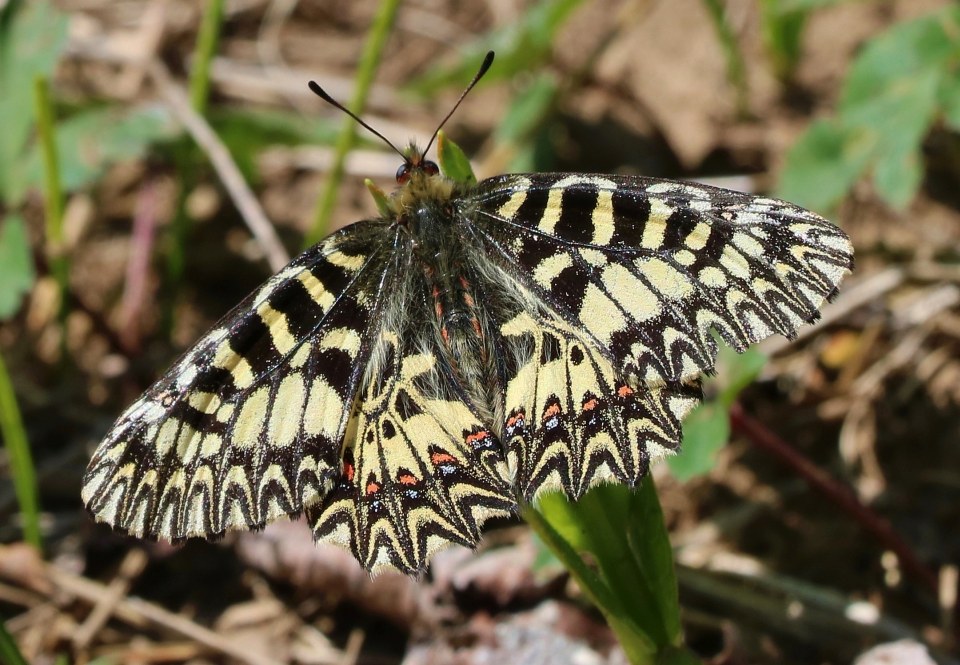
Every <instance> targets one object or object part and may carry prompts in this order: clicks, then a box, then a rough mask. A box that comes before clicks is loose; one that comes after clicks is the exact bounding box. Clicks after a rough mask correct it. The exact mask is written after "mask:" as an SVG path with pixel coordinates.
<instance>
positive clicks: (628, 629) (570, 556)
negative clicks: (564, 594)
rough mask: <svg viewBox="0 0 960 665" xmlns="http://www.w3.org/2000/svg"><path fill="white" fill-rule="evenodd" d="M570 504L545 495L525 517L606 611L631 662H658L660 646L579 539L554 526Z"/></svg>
mask: <svg viewBox="0 0 960 665" xmlns="http://www.w3.org/2000/svg"><path fill="white" fill-rule="evenodd" d="M545 504H546V505H545ZM570 505H573V504H569V502H567V499H566V497H564V496H562V495H560V494H550V495H544V496H543V497H541V499H540V508H539V510H538V509H534V508H533V507H531V506H526V507H525V508H524V509H523V518H524V520H526V522H527V523H528V524H529V525H530V526H531V527H532V528H533V530H534V531H535V532H536V534H537V535H538V536H539V537H540V539H541V540H542V541H543V542H544V544H546V545H547V547H549V548H550V550H551V551H552V552H553V554H554V555H555V556H556V557H557V559H559V561H560V562H561V563H562V564H563V565H564V567H565V568H566V569H567V571H568V572H569V573H570V575H571V576H573V578H574V579H575V580H576V581H577V584H578V585H579V586H580V590H581V591H582V592H583V593H584V595H585V596H586V597H587V598H588V599H589V600H590V602H592V603H593V604H594V605H595V606H596V607H597V609H599V610H600V612H601V613H602V614H603V616H604V618H605V619H606V620H607V624H608V625H609V626H610V628H611V629H612V630H613V631H614V633H616V635H617V639H618V640H619V641H620V646H621V647H622V648H623V651H624V653H625V654H626V656H627V659H628V660H629V661H630V663H632V665H654V663H656V662H657V645H656V644H655V643H654V641H653V640H652V639H651V638H650V636H649V635H648V634H647V633H646V632H645V631H644V630H643V628H641V627H640V626H637V625H636V624H635V623H634V621H633V620H632V617H630V616H629V615H628V613H627V611H626V610H625V608H624V607H623V606H622V605H621V603H620V601H619V599H618V598H617V595H616V594H615V593H614V592H613V591H612V590H611V589H610V587H609V586H608V584H607V583H606V582H605V580H604V579H603V578H602V577H601V576H600V575H599V574H597V572H596V571H594V570H593V569H591V568H590V567H589V566H588V565H587V564H586V563H585V562H584V560H583V558H582V557H581V555H580V553H579V552H578V548H577V547H576V545H575V543H574V542H572V541H575V540H576V538H572V539H571V538H570V537H569V536H570V534H569V533H561V531H559V530H558V529H557V528H555V526H556V523H557V522H563V521H564V520H565V518H566V517H568V516H567V514H566V513H567V508H568V507H569V506H570ZM548 515H549V517H548Z"/></svg>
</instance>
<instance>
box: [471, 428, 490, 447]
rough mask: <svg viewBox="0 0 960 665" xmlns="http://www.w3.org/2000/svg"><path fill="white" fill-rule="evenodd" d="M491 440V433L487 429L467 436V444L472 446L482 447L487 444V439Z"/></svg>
mask: <svg viewBox="0 0 960 665" xmlns="http://www.w3.org/2000/svg"><path fill="white" fill-rule="evenodd" d="M489 438H490V432H488V431H487V430H485V429H482V430H480V431H479V432H473V433H471V434H467V443H468V444H469V445H471V446H481V445H483V444H484V443H486V441H487V439H489Z"/></svg>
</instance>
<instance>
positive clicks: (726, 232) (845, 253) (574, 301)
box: [462, 174, 853, 387]
mask: <svg viewBox="0 0 960 665" xmlns="http://www.w3.org/2000/svg"><path fill="white" fill-rule="evenodd" d="M462 210H463V214H464V215H465V216H467V217H468V218H469V219H471V220H472V221H473V228H474V229H475V230H476V232H478V233H480V234H481V235H482V236H483V238H484V240H485V241H486V243H487V245H488V247H489V248H490V250H491V251H492V252H493V253H494V254H495V255H497V257H498V258H499V259H500V260H501V261H503V262H504V264H505V266H507V267H508V268H509V269H511V270H512V271H513V272H515V273H516V275H517V276H518V278H520V279H524V280H526V282H527V284H528V285H529V286H530V287H531V288H532V289H533V290H534V291H535V292H536V293H537V294H538V295H539V296H540V297H541V298H542V299H543V300H544V301H545V302H546V303H547V304H548V305H549V306H550V307H551V308H552V309H553V310H554V311H556V312H557V313H559V314H560V315H561V316H562V317H563V318H564V319H565V320H566V322H567V323H569V324H570V325H572V326H575V327H582V328H583V329H584V330H586V331H587V333H588V334H589V335H590V336H591V337H592V338H593V339H594V340H595V341H596V343H597V344H598V345H599V347H600V348H602V349H604V350H605V352H606V353H608V354H609V355H610V356H611V357H612V358H613V359H614V360H615V363H616V370H617V371H618V372H619V373H620V374H621V375H622V376H624V377H626V378H627V379H628V380H629V382H630V383H631V384H632V385H633V386H634V387H636V386H637V385H638V384H639V383H641V382H643V383H646V384H650V385H656V384H662V383H664V382H668V383H669V382H682V381H687V380H691V379H694V378H695V377H697V376H698V375H699V374H700V373H701V372H703V371H710V370H712V368H713V366H714V363H715V360H716V352H717V349H716V343H715V342H714V339H713V336H712V334H711V329H715V330H716V331H717V332H719V334H720V335H721V336H722V337H723V338H724V339H725V340H726V341H727V342H728V343H729V344H731V345H732V346H733V347H734V348H736V349H737V350H741V351H742V350H743V349H745V348H746V347H747V346H748V345H749V344H751V343H754V342H757V341H759V340H761V339H763V338H764V337H767V336H769V335H771V334H773V333H780V334H783V335H786V336H787V337H793V336H794V335H795V333H796V331H797V329H798V328H799V327H800V326H801V325H802V324H803V323H805V322H809V321H812V320H813V319H814V318H815V317H816V316H817V310H818V308H819V307H820V305H821V304H822V303H823V301H824V299H825V298H827V297H829V296H830V295H832V294H833V293H834V291H835V290H836V288H837V285H838V284H839V282H840V280H841V279H842V278H843V276H844V274H845V273H846V272H847V271H849V270H850V269H851V268H852V264H853V258H852V248H851V246H850V242H849V240H848V238H847V236H846V235H845V234H844V233H843V232H842V231H841V230H839V229H838V228H837V227H835V226H833V225H832V224H830V223H829V222H827V221H826V220H824V219H823V218H821V217H819V216H818V215H816V214H814V213H812V212H809V211H806V210H804V209H802V208H798V207H797V206H794V205H791V204H789V203H786V202H784V201H779V200H776V199H770V198H764V197H756V196H750V195H747V194H740V193H737V192H732V191H728V190H723V189H717V188H714V187H708V186H705V185H695V184H685V183H678V182H673V181H664V180H657V179H652V178H642V177H636V176H595V175H580V174H529V175H509V176H500V177H496V178H491V179H488V180H485V181H483V182H481V183H480V184H479V185H478V187H477V189H476V193H475V194H474V195H473V196H472V197H470V198H468V199H467V200H465V201H464V203H463V206H462Z"/></svg>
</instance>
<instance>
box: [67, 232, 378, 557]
mask: <svg viewBox="0 0 960 665" xmlns="http://www.w3.org/2000/svg"><path fill="white" fill-rule="evenodd" d="M386 238H387V231H386V227H385V225H384V224H381V223H379V222H360V223H358V224H355V225H353V226H350V227H347V228H346V229H344V230H342V231H340V232H338V233H336V234H334V235H332V236H330V237H329V238H327V239H326V240H324V241H323V242H321V243H320V244H318V245H316V246H314V247H313V248H311V249H309V250H307V251H306V252H304V253H303V254H302V255H300V256H299V257H298V258H296V259H295V260H294V261H293V262H292V263H291V264H290V265H288V266H287V267H286V268H284V269H283V270H281V271H280V272H279V273H278V274H277V275H275V276H274V277H272V278H271V279H270V280H269V281H268V282H267V283H266V284H264V285H263V287H261V288H260V289H259V290H258V291H257V292H255V293H253V294H251V295H250V296H248V297H247V298H246V299H245V300H244V301H243V302H242V303H240V304H239V305H238V306H237V307H236V308H234V309H233V310H232V311H231V312H230V313H229V314H227V315H226V316H225V317H224V318H223V319H222V320H221V321H220V323H219V324H218V325H217V326H216V327H215V328H214V330H212V331H211V332H210V333H208V334H207V335H206V336H205V337H204V338H203V339H202V340H200V342H198V343H197V344H196V345H195V346H194V347H193V348H192V349H191V350H190V351H189V352H187V353H186V354H185V355H184V356H183V357H182V358H181V359H180V360H179V361H177V363H176V364H174V366H173V367H172V368H171V369H170V370H169V371H168V372H167V374H166V375H165V376H164V377H163V378H161V379H160V380H159V381H158V382H157V383H156V384H155V385H154V386H153V387H152V388H150V389H149V390H148V391H147V392H146V393H145V394H144V395H143V396H142V397H141V398H140V399H138V400H137V401H136V402H135V403H134V404H133V405H132V406H131V407H130V408H129V409H127V411H126V412H125V413H124V414H123V415H122V416H121V417H120V418H119V420H117V422H116V424H115V425H114V426H113V428H112V429H111V430H110V432H109V433H108V434H107V436H106V438H105V439H104V441H103V442H102V443H101V444H100V446H99V447H98V448H97V450H96V452H95V453H94V456H93V459H92V461H91V462H90V465H89V467H88V469H87V472H86V474H85V476H84V479H83V491H82V495H83V500H84V503H85V504H86V505H87V507H88V509H89V510H90V511H91V513H92V514H93V516H94V517H95V518H96V519H97V520H98V521H101V522H106V523H108V524H110V525H111V526H113V527H115V528H117V529H120V530H122V531H125V532H128V533H131V534H134V535H137V536H150V537H157V538H164V539H169V540H180V539H183V538H187V537H191V536H204V537H210V536H214V535H217V534H220V533H223V532H224V531H227V530H231V529H239V528H249V527H259V526H262V525H263V524H265V523H266V522H269V521H271V520H273V519H276V518H277V517H280V516H282V515H291V514H296V513H299V512H301V511H302V510H303V509H304V508H305V507H307V506H310V505H314V504H316V503H318V502H319V501H320V500H321V499H322V498H323V497H324V496H325V495H326V494H327V492H328V491H329V489H330V488H331V486H332V485H333V479H334V478H335V477H336V476H337V475H338V474H339V473H340V466H341V465H340V448H341V442H342V439H343V436H344V429H345V425H346V422H347V416H348V415H349V409H350V408H351V405H352V401H353V395H354V393H355V391H356V386H357V383H358V380H359V374H360V366H361V364H362V361H363V357H364V356H365V354H366V349H367V348H368V347H369V340H368V339H366V336H367V335H368V334H369V332H368V330H369V328H370V326H371V322H372V321H373V320H374V319H375V318H376V317H375V309H376V297H377V294H378V293H380V292H381V291H382V285H381V281H382V279H383V277H384V275H385V271H386V266H387V264H388V259H387V254H388V252H389V247H388V246H387V242H386V240H385V239H386Z"/></svg>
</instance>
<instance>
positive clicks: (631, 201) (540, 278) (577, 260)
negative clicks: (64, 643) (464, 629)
mask: <svg viewBox="0 0 960 665" xmlns="http://www.w3.org/2000/svg"><path fill="white" fill-rule="evenodd" d="M492 59H493V54H492V53H490V54H488V56H487V59H486V60H485V61H484V65H483V66H482V67H481V69H480V71H479V72H478V74H477V76H476V77H475V78H474V81H473V83H471V85H470V87H472V86H473V84H474V83H476V81H477V80H479V78H480V77H481V76H482V75H483V73H484V72H485V71H486V69H487V68H488V67H489V66H490V64H491V62H492ZM311 87H313V89H314V91H315V92H317V91H318V90H319V91H320V92H318V94H321V96H324V98H325V99H328V101H332V100H329V98H328V96H326V93H323V92H322V90H320V89H319V86H315V84H312V86H311ZM470 87H468V88H467V90H466V91H465V92H464V94H463V95H461V100H462V99H463V96H464V95H466V92H467V91H469V89H470ZM334 103H335V102H334ZM458 104H459V102H458ZM338 106H339V105H338ZM340 108H342V107H340ZM454 108H455V107H454ZM451 113H452V111H451ZM351 115H352V114H351ZM354 117H355V116H354ZM447 117H448V118H449V115H448V116H447ZM357 120H358V121H359V119H357ZM360 122H361V124H364V126H365V127H368V126H367V125H366V124H365V123H362V121H360ZM441 124H442V123H441ZM368 128H369V127H368ZM371 131H373V130H372V129H371ZM375 133H376V132H375ZM378 135H379V134H378ZM435 136H436V135H435ZM384 140H386V139H384ZM432 140H433V139H431V143H432ZM388 143H389V141H388ZM428 149H429V144H428ZM398 152H399V151H398ZM425 152H426V150H425V151H423V152H421V151H419V150H417V149H416V148H415V147H414V146H412V145H411V147H410V148H408V149H407V151H406V152H404V153H402V154H403V155H404V162H403V164H402V166H401V167H400V169H399V171H398V172H397V182H398V189H397V190H396V191H395V192H394V193H393V194H392V196H391V197H390V198H389V200H387V201H386V203H385V210H384V212H383V214H382V216H380V217H379V218H376V219H368V220H364V221H360V222H357V223H355V224H353V225H351V226H347V227H345V228H343V229H341V230H340V231H337V232H335V233H333V234H332V235H330V236H328V237H327V238H326V239H324V240H323V241H321V242H320V243H318V244H317V245H315V246H313V247H311V248H310V249H308V250H307V251H305V252H304V253H303V254H301V255H300V256H298V257H297V258H296V259H294V260H293V261H292V262H291V263H290V264H289V265H288V266H287V267H285V268H283V269H282V270H281V271H280V272H279V273H278V274H276V275H274V276H273V277H272V278H271V279H270V280H269V281H267V282H266V283H265V284H264V285H263V286H262V287H261V288H259V289H258V290H257V291H256V292H254V293H253V294H251V295H250V296H248V297H247V298H246V299H245V300H244V301H243V302H241V303H240V304H239V305H237V306H236V307H235V308H234V309H233V310H232V311H231V312H230V313H228V314H227V315H226V316H225V317H224V318H223V319H221V321H220V322H219V323H218V324H217V325H216V326H215V327H214V329H213V330H212V331H210V332H209V333H207V334H206V335H205V336H204V337H203V338H202V339H201V340H200V341H199V342H197V343H196V345H195V346H194V347H193V348H191V349H190V350H189V351H187V353H186V354H185V355H184V356H183V357H182V358H180V359H179V360H178V361H177V362H176V363H175V364H174V365H173V367H172V368H171V369H170V370H169V371H168V372H167V373H166V374H165V375H164V376H163V377H162V378H161V379H160V380H159V381H158V382H157V383H156V384H155V385H154V386H153V387H151V388H150V389H149V390H148V391H147V392H146V393H145V394H144V395H143V396H142V397H140V399H138V400H137V401H136V402H134V404H133V405H132V406H130V407H129V408H128V409H127V410H126V411H125V412H124V413H123V414H122V415H121V416H120V418H119V419H118V420H117V422H116V423H115V424H114V426H113V428H112V429H111V430H110V431H109V432H108V433H107V435H106V437H105V438H104V440H103V442H102V443H101V444H100V445H99V447H98V448H97V449H96V451H95V453H94V455H93V458H92V460H91V462H90V465H89V467H88V469H87V471H86V474H85V476H84V480H83V490H82V495H83V500H84V502H85V504H86V505H87V507H88V509H89V510H90V512H91V513H92V515H93V516H94V517H95V519H96V520H98V521H101V522H106V523H107V524H109V525H111V526H113V527H114V528H116V529H118V530H121V531H123V532H126V533H129V534H132V535H135V536H139V537H153V538H163V539H168V540H171V541H181V540H183V539H186V538H190V537H195V536H199V537H208V538H209V537H215V536H218V535H220V534H223V533H224V532H227V531H230V530H237V529H255V528H260V527H262V526H264V525H266V524H267V523H269V522H271V521H274V520H277V519H279V518H282V517H286V516H296V515H300V514H303V515H305V516H306V519H307V521H308V523H309V524H310V526H311V528H312V530H313V533H314V535H315V537H316V539H317V540H320V541H326V542H332V543H336V544H339V545H342V546H344V547H346V548H348V549H350V550H351V551H352V552H353V553H354V555H355V556H356V558H357V559H358V560H359V562H360V563H361V564H362V565H363V566H364V567H366V568H367V569H369V570H370V571H379V570H382V569H389V568H393V569H398V570H400V571H402V572H405V573H409V574H417V573H419V572H421V571H423V570H424V568H425V567H426V565H427V563H428V561H429V559H430V557H431V556H432V555H433V554H434V553H435V552H436V551H438V550H439V549H441V548H443V547H446V546H448V545H450V544H454V543H457V544H462V545H467V546H473V545H475V544H476V543H477V541H478V540H479V538H480V534H481V527H482V525H483V524H484V522H486V521H487V520H490V519H491V518H496V517H505V516H511V515H514V514H515V513H516V512H517V510H518V506H519V505H520V504H521V503H524V502H533V501H536V499H537V497H538V495H540V494H541V493H542V492H546V491H560V492H563V493H564V494H566V495H567V496H569V497H571V498H572V499H577V498H579V497H581V496H582V495H583V493H584V492H585V491H586V490H587V489H588V488H590V487H592V486H594V485H596V484H598V483H605V482H618V483H627V484H630V485H634V484H636V483H637V482H639V481H640V480H641V479H642V478H643V476H644V475H645V474H646V473H647V471H648V469H649V467H650V465H651V463H653V462H654V461H656V460H657V459H658V458H661V457H663V456H664V455H667V454H669V453H672V452H674V451H676V450H677V449H678V447H679V444H680V441H681V438H682V434H681V421H682V420H683V418H684V416H685V415H687V414H688V413H689V412H690V410H691V409H693V408H694V406H696V404H697V403H698V402H699V401H700V399H701V388H700V377H701V375H702V374H703V373H705V372H710V371H712V370H713V368H714V364H715V360H716V355H717V342H716V337H717V336H719V337H720V338H722V339H723V340H724V341H725V342H726V343H728V344H730V345H731V346H732V347H734V348H735V349H736V350H738V351H743V350H744V349H746V347H747V346H748V345H750V344H752V343H755V342H757V341H759V340H761V339H763V338H765V337H767V336H770V335H773V334H781V335H785V336H787V337H792V336H794V335H795V333H796V331H797V329H798V328H799V327H800V326H801V325H803V324H804V323H805V322H809V321H812V320H813V319H814V318H816V316H817V312H818V308H819V307H820V306H821V304H822V303H823V302H824V300H825V299H826V298H829V297H830V296H832V295H833V294H834V293H835V292H836V289H837V286H838V284H839V282H840V281H841V279H842V278H843V276H844V275H845V274H846V273H847V272H848V271H849V270H851V269H852V261H853V258H852V248H851V245H850V242H849V240H848V238H847V236H846V235H845V234H844V233H843V232H842V231H841V230H840V229H838V228H837V227H835V226H833V225H832V224H830V223H829V222H827V221H826V220H825V219H823V218H821V217H819V216H818V215H816V214H814V213H812V212H809V211H806V210H804V209H802V208H799V207H797V206H794V205H791V204H789V203H786V202H784V201H780V200H777V199H772V198H766V197H758V196H751V195H748V194H742V193H738V192H733V191H728V190H724V189H718V188H714V187H709V186H706V185H698V184H690V183H683V182H677V181H671V180H660V179H655V178H647V177H639V176H627V175H589V174H582V173H528V174H514V175H500V176H495V177H492V178H489V179H486V180H483V181H481V182H479V183H474V184H468V183H465V182H459V181H454V180H452V179H450V178H447V177H445V176H444V175H443V174H442V173H441V172H440V169H439V167H438V166H437V165H436V164H435V163H434V162H432V161H429V160H427V159H426V158H425V156H424V154H425Z"/></svg>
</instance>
